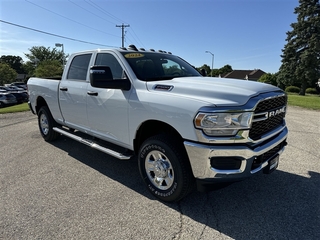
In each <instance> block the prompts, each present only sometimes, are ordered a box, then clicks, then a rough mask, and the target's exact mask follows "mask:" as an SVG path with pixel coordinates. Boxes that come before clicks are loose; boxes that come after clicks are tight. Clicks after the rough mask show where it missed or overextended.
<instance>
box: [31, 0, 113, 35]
mask: <svg viewBox="0 0 320 240" xmlns="http://www.w3.org/2000/svg"><path fill="white" fill-rule="evenodd" d="M25 1H26V2H28V3H30V4H33V5H35V6H37V7H39V8H41V9H44V10H46V11H48V12H51V13H53V14H55V15H58V16H59V17H62V18H65V19H67V20H69V21H71V22H75V23H77V24H79V25H81V26H84V27H87V28H90V29H93V30H95V31H98V32H101V33H104V34H107V35H111V36H114V37H118V36H116V35H113V34H110V33H107V32H104V31H101V30H99V29H95V28H92V27H90V26H88V25H85V24H82V23H80V22H77V21H75V20H73V19H71V18H68V17H65V16H63V15H61V14H59V13H56V12H53V11H51V10H49V9H47V8H44V7H41V6H40V5H38V4H35V3H33V2H30V1H28V0H25Z"/></svg>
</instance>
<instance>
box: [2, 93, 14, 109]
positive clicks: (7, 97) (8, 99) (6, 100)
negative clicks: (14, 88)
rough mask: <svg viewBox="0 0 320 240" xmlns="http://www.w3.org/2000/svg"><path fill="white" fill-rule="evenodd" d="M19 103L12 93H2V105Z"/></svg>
mask: <svg viewBox="0 0 320 240" xmlns="http://www.w3.org/2000/svg"><path fill="white" fill-rule="evenodd" d="M16 103H17V99H16V97H15V96H14V95H12V94H11V93H0V107H4V106H6V105H13V104H16Z"/></svg>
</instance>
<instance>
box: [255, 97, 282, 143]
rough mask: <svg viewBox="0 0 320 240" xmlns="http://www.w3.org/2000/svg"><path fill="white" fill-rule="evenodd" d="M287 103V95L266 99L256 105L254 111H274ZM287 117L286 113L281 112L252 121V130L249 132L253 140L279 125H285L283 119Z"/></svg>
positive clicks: (257, 112)
mask: <svg viewBox="0 0 320 240" xmlns="http://www.w3.org/2000/svg"><path fill="white" fill-rule="evenodd" d="M286 105H287V96H286V95H284V96H279V97H275V98H271V99H266V100H264V101H261V102H260V103H259V104H258V106H257V107H256V109H255V111H254V113H255V114H259V113H264V112H270V111H274V110H276V109H279V108H281V107H283V106H286ZM284 117H285V113H283V112H282V113H279V114H277V115H275V116H272V117H269V118H267V119H265V120H262V121H256V122H253V123H252V127H251V130H250V132H249V137H250V138H251V139H252V140H258V139H260V138H261V137H262V135H264V134H266V133H268V132H270V131H272V130H274V129H276V128H277V127H279V126H281V125H283V119H284Z"/></svg>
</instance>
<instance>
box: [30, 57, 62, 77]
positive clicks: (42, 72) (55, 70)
mask: <svg viewBox="0 0 320 240" xmlns="http://www.w3.org/2000/svg"><path fill="white" fill-rule="evenodd" d="M62 72H63V67H62V65H61V63H60V62H59V61H58V60H44V61H42V62H41V63H40V64H39V66H38V67H37V68H36V69H35V76H36V77H42V78H46V77H61V76H62Z"/></svg>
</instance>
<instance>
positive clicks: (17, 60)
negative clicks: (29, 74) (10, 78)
mask: <svg viewBox="0 0 320 240" xmlns="http://www.w3.org/2000/svg"><path fill="white" fill-rule="evenodd" d="M0 62H2V63H6V64H8V65H9V66H10V67H11V68H13V69H14V70H15V71H16V72H17V73H25V71H24V69H23V60H22V58H21V57H20V56H11V55H2V56H1V58H0Z"/></svg>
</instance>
